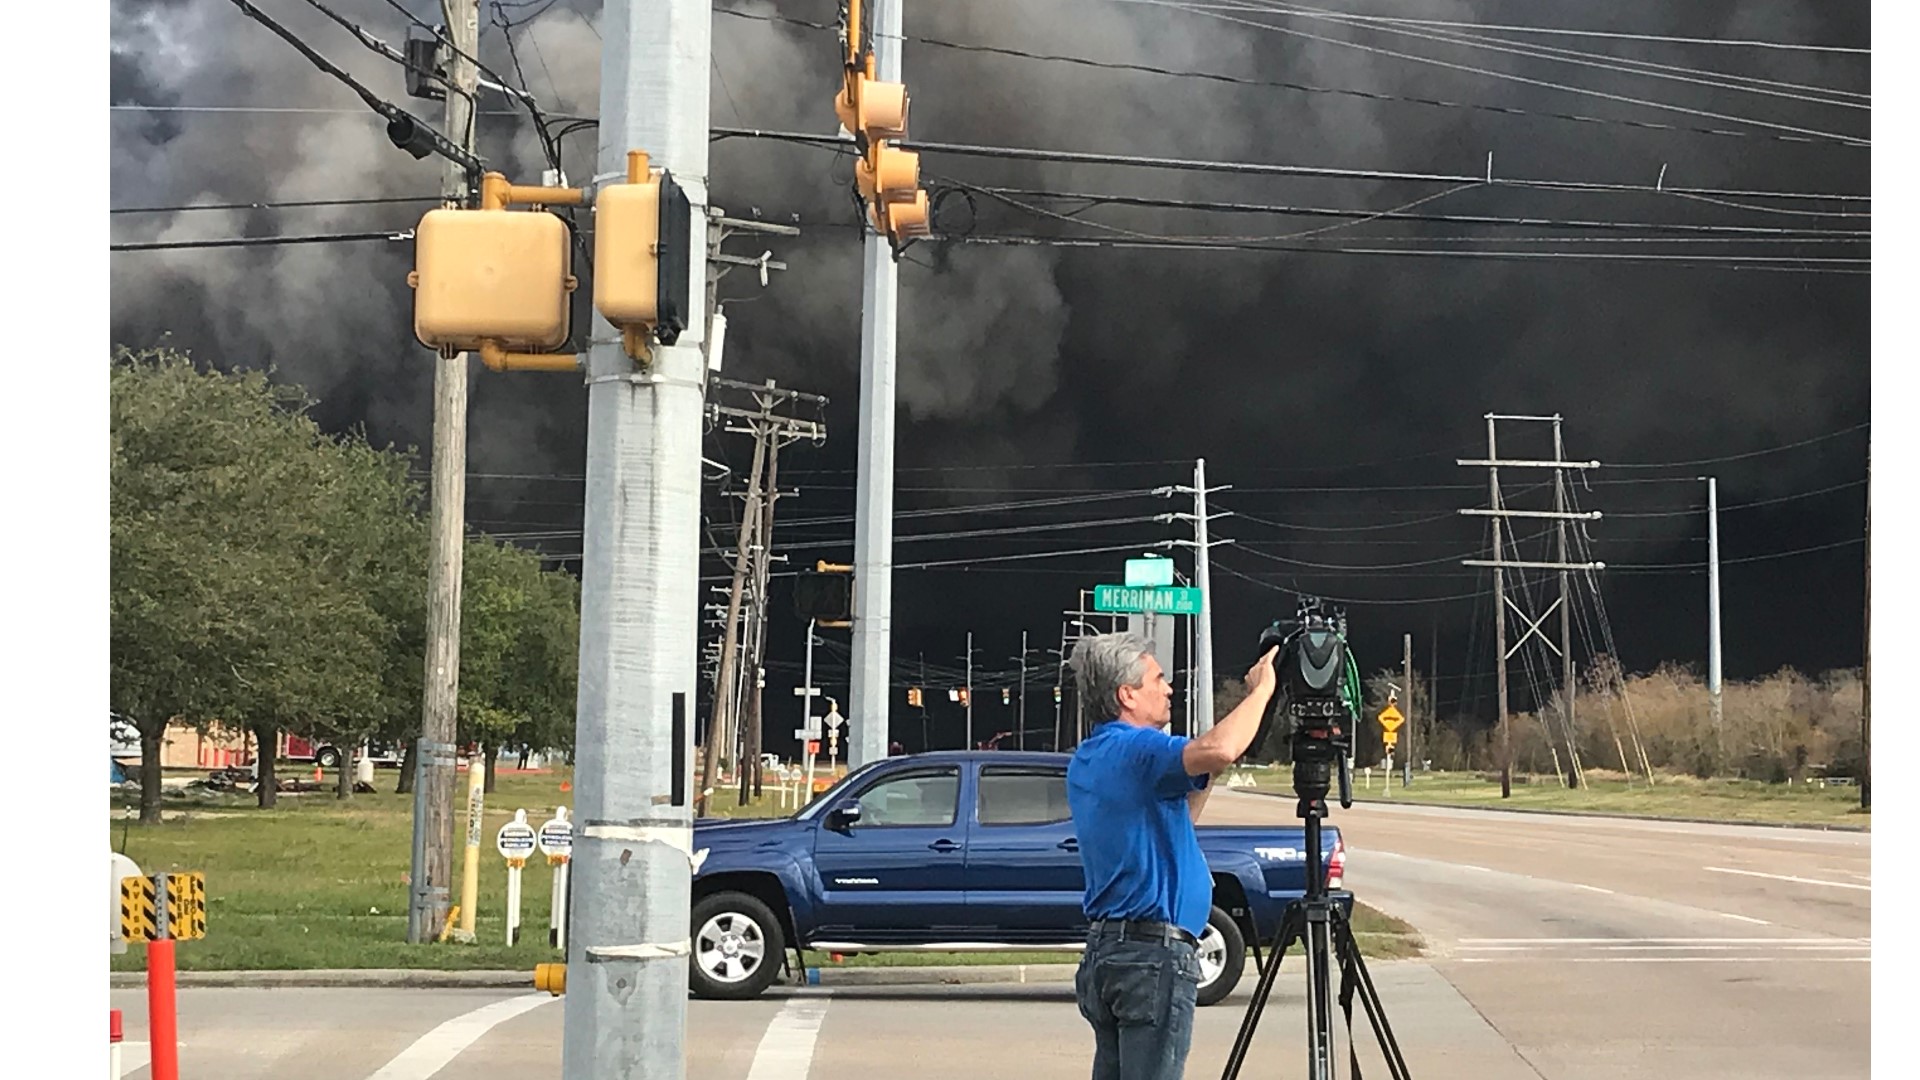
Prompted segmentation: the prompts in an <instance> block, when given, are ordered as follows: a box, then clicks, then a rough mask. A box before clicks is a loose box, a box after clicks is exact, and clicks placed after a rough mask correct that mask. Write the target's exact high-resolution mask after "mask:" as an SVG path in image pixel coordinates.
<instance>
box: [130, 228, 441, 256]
mask: <svg viewBox="0 0 1920 1080" xmlns="http://www.w3.org/2000/svg"><path fill="white" fill-rule="evenodd" d="M411 239H413V230H412V229H406V230H402V231H400V232H363V233H324V234H319V235H311V236H225V237H220V238H218V239H214V240H157V241H153V242H150V243H147V242H142V243H126V244H114V245H112V246H111V247H109V248H108V249H107V250H108V251H175V250H184V249H188V248H234V247H274V246H277V245H283V244H352V243H360V242H363V241H368V240H387V241H401V240H411Z"/></svg>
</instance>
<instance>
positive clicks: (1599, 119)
mask: <svg viewBox="0 0 1920 1080" xmlns="http://www.w3.org/2000/svg"><path fill="white" fill-rule="evenodd" d="M714 14H716V15H731V16H733V17H735V18H739V19H750V20H753V21H756V22H766V23H785V24H787V25H791V26H800V27H805V28H807V29H811V30H820V31H826V32H829V33H835V34H837V33H839V30H840V28H839V27H838V26H836V25H832V24H829V23H819V22H813V21H811V20H807V19H797V18H794V17H792V16H789V15H771V14H762V13H758V12H749V11H735V10H732V9H729V8H715V9H714ZM901 39H902V40H903V41H911V42H914V43H916V44H920V45H930V46H934V47H936V48H942V49H952V50H955V51H957V52H971V53H982V54H986V55H992V56H1005V57H1011V58H1014V59H1021V60H1035V61H1043V62H1051V63H1062V64H1072V65H1075V66H1078V67H1085V68H1095V69H1099V70H1105V71H1126V72H1134V73H1138V74H1142V75H1158V76H1163V77H1166V78H1174V79H1193V80H1197V81H1201V82H1213V83H1220V84H1223V85H1228V86H1240V87H1248V88H1253V89H1265V90H1288V91H1293V92H1296V93H1304V94H1324V95H1330V96H1335V97H1350V98H1358V99H1361V100H1364V101H1382V102H1390V103H1394V104H1405V105H1421V106H1426V107H1430V108H1440V109H1464V110H1468V111H1473V112H1486V113H1493V114H1496V115H1500V116H1529V117H1539V118H1543V119H1549V120H1564V121H1570V122H1573V123H1581V124H1599V125H1603V126H1607V127H1628V128H1641V129H1644V130H1648V131H1671V132H1679V133H1682V134H1691V135H1714V136H1731V137H1734V138H1745V139H1768V140H1773V141H1778V142H1792V143H1811V142H1815V141H1816V140H1814V139H1811V138H1808V137H1806V136H1801V135H1778V134H1773V133H1771V132H1760V131H1740V130H1735V129H1731V128H1708V127H1691V126H1688V125H1684V124H1662V123H1656V122H1653V121H1647V120H1623V119H1617V118H1613V117H1604V116H1586V115H1582V114H1579V113H1563V112H1553V111H1550V110H1543V109H1522V108H1517V107H1514V106H1509V105H1489V104H1483V103H1479V102H1469V101H1450V100H1446V99H1443V98H1428V97H1419V96H1416V95H1408V94H1389V93H1385V92H1381V91H1373V90H1359V89H1354V88H1351V87H1334V86H1315V85H1312V84H1309V83H1298V82H1292V81H1288V80H1284V79H1260V78H1252V77H1248V76H1240V75H1226V74H1222V73H1219V72H1211V71H1194V70H1185V69H1177V68H1165V67H1159V66H1156V65H1153V64H1135V63H1128V62H1125V61H1116V60H1096V59H1093V58H1091V57H1085V56H1074V55H1070V54H1063V53H1039V52H1030V51H1028V50H1025V49H1014V48H1007V47H1004V46H997V45H981V44H977V43H970V42H961V41H945V40H942V39H939V38H929V37H919V36H916V35H912V34H903V35H901Z"/></svg>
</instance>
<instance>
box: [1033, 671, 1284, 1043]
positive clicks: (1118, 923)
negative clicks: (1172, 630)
mask: <svg viewBox="0 0 1920 1080" xmlns="http://www.w3.org/2000/svg"><path fill="white" fill-rule="evenodd" d="M1152 649H1153V646H1152V644H1151V643H1150V642H1148V641H1147V640H1146V639H1145V638H1143V637H1140V636H1138V635H1136V634H1102V635H1098V636H1095V637H1088V638H1082V639H1081V641H1080V643H1079V645H1078V646H1076V647H1075V648H1074V650H1073V669H1074V683H1075V686H1076V687H1077V689H1078V690H1079V692H1080V701H1081V708H1083V709H1085V710H1087V712H1088V715H1090V716H1091V717H1093V718H1094V719H1095V721H1096V726H1095V727H1094V729H1093V731H1092V733H1091V734H1089V735H1088V736H1087V739H1086V741H1085V742H1082V743H1081V744H1080V746H1079V748H1078V749H1076V750H1075V751H1074V755H1073V761H1072V762H1071V763H1070V764H1069V765H1068V766H1067V808H1068V810H1069V811H1070V812H1071V813H1072V815H1073V827H1074V832H1075V834H1076V835H1077V836H1078V837H1079V840H1080V864H1081V868H1082V870H1083V871H1084V873H1085V876H1086V896H1085V898H1084V899H1083V901H1082V903H1083V907H1084V909H1085V911H1086V915H1087V918H1088V920H1089V922H1090V923H1091V928H1090V929H1089V931H1088V934H1087V950H1086V952H1085V953H1084V954H1082V955H1081V958H1080V969H1079V971H1078V972H1076V973H1075V975H1074V993H1075V996H1076V997H1078V998H1079V1002H1080V1014H1081V1015H1082V1016H1084V1017H1086V1019H1087V1023H1089V1024H1091V1025H1093V1039H1094V1050H1093V1080H1177V1078H1179V1077H1180V1076H1182V1075H1183V1073H1184V1071H1185V1068H1186V1061H1187V1047H1188V1045H1189V1044H1190V1043H1191V1042H1192V1039H1193V1009H1194V996H1195V991H1196V989H1197V987H1198V986H1199V983H1200V963H1199V960H1198V958H1197V957H1196V956H1195V951H1194V950H1195V947H1196V945H1197V944H1198V942H1199V938H1200V935H1201V934H1203V933H1205V932H1206V927H1207V916H1208V913H1209V912H1210V910H1211V909H1212V906H1213V879H1212V877H1211V875H1209V874H1208V872H1207V861H1206V858H1205V856H1203V855H1201V854H1200V842H1199V841H1198V840H1197V839H1196V838H1195V836H1194V833H1193V824H1194V822H1195V821H1197V820H1199V817H1200V810H1201V808H1202V807H1203V806H1205V805H1206V801H1207V790H1208V789H1207V782H1208V780H1209V779H1210V778H1212V777H1214V776H1217V775H1219V774H1220V773H1221V772H1223V771H1224V770H1225V769H1226V768H1227V766H1229V765H1231V764H1232V763H1233V762H1234V761H1236V760H1238V759H1239V757H1240V756H1241V755H1242V754H1244V753H1246V751H1247V747H1248V746H1249V745H1251V744H1252V742H1253V737H1254V735H1255V733H1256V732H1258V730H1259V727H1260V717H1261V714H1262V713H1263V712H1265V711H1266V707H1267V702H1268V701H1269V700H1270V699H1271V698H1272V697H1273V684H1274V676H1273V656H1274V652H1276V651H1277V650H1268V652H1267V654H1266V655H1265V656H1263V657H1261V658H1260V660H1259V662H1258V663H1256V664H1254V666H1253V667H1252V669H1250V670H1249V671H1248V672H1247V679H1246V681H1247V698H1246V700H1245V701H1242V702H1241V703H1240V704H1239V705H1238V706H1236V707H1235V708H1234V710H1233V711H1232V712H1230V713H1228V714H1227V716H1226V717H1225V718H1224V719H1222V720H1221V721H1220V722H1219V723H1218V724H1216V725H1214V727H1213V728H1212V729H1211V730H1210V731H1208V732H1207V733H1206V734H1204V735H1202V736H1200V737H1199V738H1197V739H1188V738H1184V737H1182V736H1178V735H1169V734H1167V733H1166V731H1165V730H1164V729H1165V727H1166V725H1167V724H1168V723H1169V722H1170V721H1171V720H1172V718H1173V713H1172V702H1173V686H1172V685H1171V684H1170V683H1168V682H1167V676H1166V673H1165V672H1164V671H1162V670H1161V667H1160V662H1159V661H1158V660H1156V659H1155V658H1154V656H1153V652H1152Z"/></svg>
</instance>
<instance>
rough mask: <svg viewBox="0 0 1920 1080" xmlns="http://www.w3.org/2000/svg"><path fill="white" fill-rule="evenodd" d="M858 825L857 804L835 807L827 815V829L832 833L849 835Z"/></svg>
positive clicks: (858, 809) (858, 810)
mask: <svg viewBox="0 0 1920 1080" xmlns="http://www.w3.org/2000/svg"><path fill="white" fill-rule="evenodd" d="M859 823H860V804H859V803H857V802H853V803H848V804H847V805H845V806H841V807H836V808H834V809H833V810H831V811H829V812H828V814H827V828H829V829H832V830H833V831H834V832H842V833H851V832H852V831H853V827H854V826H855V825H858V824H859Z"/></svg>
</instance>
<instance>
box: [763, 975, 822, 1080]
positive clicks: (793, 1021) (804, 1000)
mask: <svg viewBox="0 0 1920 1080" xmlns="http://www.w3.org/2000/svg"><path fill="white" fill-rule="evenodd" d="M827 1001H828V998H827V997H826V995H824V994H819V995H813V994H810V995H808V996H806V997H794V998H788V999H787V1003H786V1005H785V1006H783V1007H782V1008H781V1010H780V1012H779V1013H778V1014H777V1015H775V1016H774V1018H773V1022H772V1023H770V1024H768V1025H767V1033H766V1034H765V1035H762V1036H761V1037H760V1048H759V1049H757V1050H755V1051H754V1052H753V1065H752V1067H750V1068H749V1069H748V1070H747V1080H807V1073H808V1071H809V1070H811V1069H812V1068H813V1044H814V1042H815V1041H816V1040H818V1039H819V1037H820V1024H821V1022H822V1021H824V1020H825V1019H826V1017H827Z"/></svg>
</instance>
